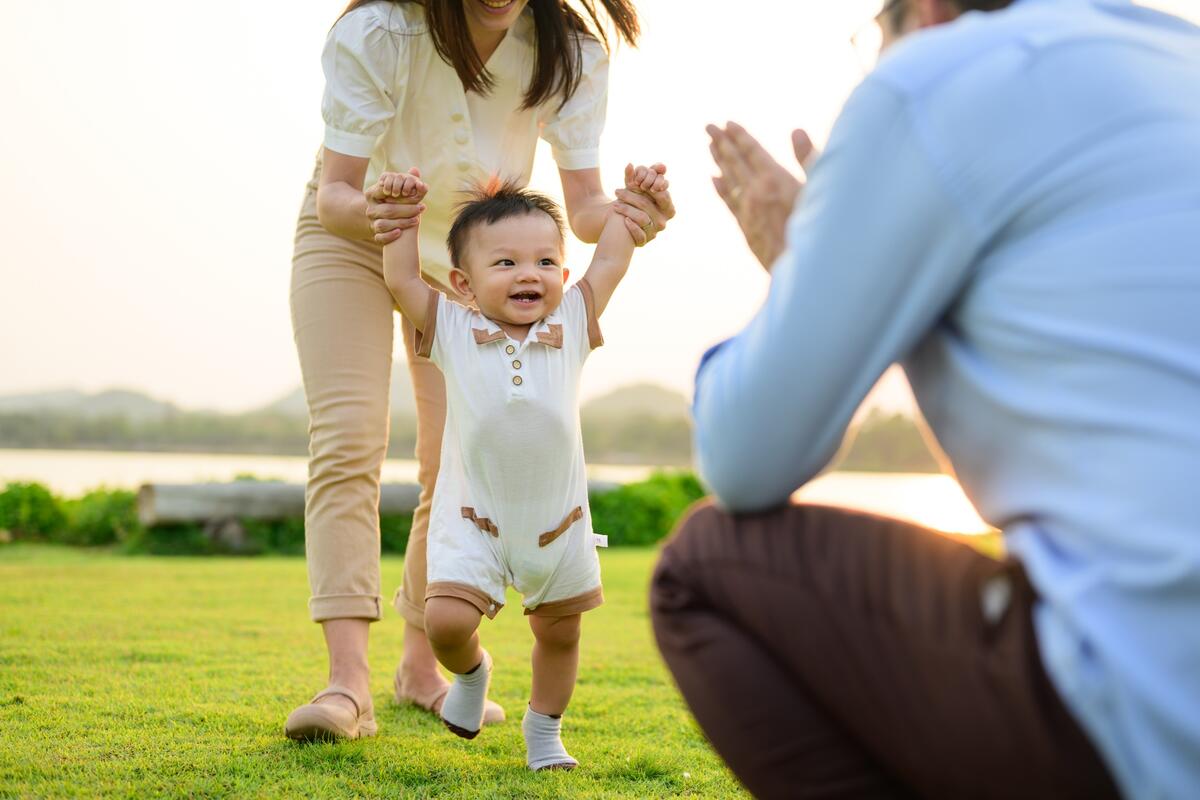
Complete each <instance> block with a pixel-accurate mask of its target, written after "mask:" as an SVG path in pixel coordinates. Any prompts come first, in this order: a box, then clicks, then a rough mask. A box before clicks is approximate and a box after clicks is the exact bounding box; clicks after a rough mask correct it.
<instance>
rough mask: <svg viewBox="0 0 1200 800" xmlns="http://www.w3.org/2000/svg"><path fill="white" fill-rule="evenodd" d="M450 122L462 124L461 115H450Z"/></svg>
mask: <svg viewBox="0 0 1200 800" xmlns="http://www.w3.org/2000/svg"><path fill="white" fill-rule="evenodd" d="M450 121H451V122H462V121H463V115H462V114H461V113H460V112H458V111H455V112H454V113H453V114H451V115H450Z"/></svg>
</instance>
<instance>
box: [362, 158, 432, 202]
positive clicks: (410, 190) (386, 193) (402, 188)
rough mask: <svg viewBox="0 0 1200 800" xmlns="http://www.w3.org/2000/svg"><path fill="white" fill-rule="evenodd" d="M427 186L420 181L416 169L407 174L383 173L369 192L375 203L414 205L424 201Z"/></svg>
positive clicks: (418, 172) (427, 189)
mask: <svg viewBox="0 0 1200 800" xmlns="http://www.w3.org/2000/svg"><path fill="white" fill-rule="evenodd" d="M428 191H429V186H427V185H426V184H425V182H424V181H423V180H421V173H420V171H419V170H417V168H416V167H414V168H413V169H411V170H409V171H408V172H384V173H382V174H381V175H380V176H379V180H377V181H375V185H374V186H372V187H371V188H370V190H369V194H370V195H371V199H372V200H374V201H375V202H377V203H407V204H410V205H415V204H417V203H419V202H421V201H422V200H423V199H425V194H426V193H427V192H428Z"/></svg>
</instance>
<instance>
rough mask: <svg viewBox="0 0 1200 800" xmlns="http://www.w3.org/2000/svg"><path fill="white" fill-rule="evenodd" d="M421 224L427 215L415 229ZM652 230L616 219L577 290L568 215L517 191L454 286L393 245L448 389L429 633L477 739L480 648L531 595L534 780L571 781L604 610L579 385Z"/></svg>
mask: <svg viewBox="0 0 1200 800" xmlns="http://www.w3.org/2000/svg"><path fill="white" fill-rule="evenodd" d="M625 178H626V184H627V187H628V188H629V189H630V190H634V191H640V192H643V193H645V194H649V195H651V196H653V195H654V194H655V193H658V192H662V191H665V190H666V189H667V182H666V179H665V178H664V177H663V176H662V175H661V174H660V173H659V172H658V171H656V170H655V169H652V168H646V167H638V168H637V169H633V168H632V167H629V168H627V169H626V175H625ZM426 191H427V187H426V185H425V184H424V183H423V182H422V181H421V180H420V177H419V174H418V173H417V171H416V170H413V171H411V172H410V173H385V174H384V175H382V176H381V177H380V179H379V183H378V184H377V185H376V187H375V192H376V195H377V196H378V197H379V198H380V199H384V197H385V196H390V197H391V198H399V199H400V202H410V203H419V202H420V200H421V199H422V198H423V197H424V196H425V193H426ZM417 220H418V221H417V224H418V225H419V217H418V218H417ZM636 228H637V226H636V224H635V223H633V222H632V221H631V220H629V219H628V218H626V217H623V216H620V215H618V214H617V213H616V212H612V213H611V214H610V216H609V217H608V219H607V221H606V224H605V226H604V230H603V232H602V233H601V235H600V241H599V243H598V244H597V245H596V250H595V255H594V256H593V258H592V263H591V265H590V266H589V267H588V270H587V274H586V275H585V276H584V277H583V278H582V279H580V280H579V281H578V282H576V283H575V284H574V285H573V286H572V287H571V288H570V289H566V290H564V285H565V284H566V281H567V275H568V271H567V269H566V268H565V267H564V266H563V259H564V238H563V219H562V215H561V213H560V212H559V209H558V207H557V206H556V205H555V204H554V203H553V201H551V200H549V199H548V198H546V197H544V196H542V195H540V194H537V193H536V192H531V191H527V190H524V189H520V188H517V187H515V186H512V185H503V186H500V187H499V188H493V189H489V190H484V191H480V192H478V193H476V194H475V195H474V196H473V197H472V199H470V200H469V201H467V202H466V203H464V204H463V205H462V206H461V207H460V210H459V213H458V216H457V217H456V219H455V221H454V223H453V225H452V226H451V228H450V235H449V237H448V242H447V243H448V246H449V251H450V261H451V264H452V265H453V270H452V271H451V273H450V282H451V287H452V288H453V289H454V291H455V292H457V293H458V294H459V295H460V296H461V297H462V298H463V299H464V300H465V301H466V302H469V303H471V304H472V305H474V306H475V307H477V308H478V310H475V309H474V308H468V307H467V306H465V305H460V304H458V303H456V302H454V301H452V300H450V299H448V298H447V297H445V296H444V295H442V294H441V293H440V292H437V291H434V290H433V289H431V288H430V287H429V286H428V285H427V284H426V283H425V282H424V281H423V280H422V279H421V275H420V255H419V250H418V244H417V238H418V237H417V236H416V235H415V234H416V227H415V226H414V227H411V228H408V229H406V230H405V231H404V233H403V234H402V235H401V236H400V238H399V239H398V240H396V241H395V242H392V243H391V244H389V245H387V246H385V247H384V250H383V268H384V278H385V280H386V282H387V286H388V288H389V290H390V291H391V293H392V295H393V296H394V297H395V299H396V301H397V304H398V305H399V307H400V311H401V313H403V314H404V316H405V317H407V318H408V319H409V320H410V321H411V322H412V323H413V325H414V327H415V328H416V329H417V331H418V332H419V333H418V339H417V355H418V356H420V357H425V358H429V359H431V360H432V361H433V362H434V363H435V364H437V365H438V367H440V368H441V370H442V372H443V374H444V375H445V379H446V401H447V403H446V405H447V414H446V428H445V434H444V436H443V440H442V455H441V468H440V471H439V473H438V479H437V485H436V487H435V489H434V497H433V509H432V512H431V517H430V523H429V540H428V569H429V572H428V575H429V578H428V580H429V583H428V589H427V590H426V593H425V599H426V606H425V632H426V634H427V635H428V637H429V642H430V644H431V645H432V647H433V650H434V653H435V654H436V655H437V658H438V660H439V661H440V662H441V663H442V665H443V666H445V667H446V668H447V669H448V670H450V671H451V672H452V673H454V682H453V684H452V686H451V688H450V691H449V693H448V694H447V695H446V699H445V701H444V703H443V705H442V711H441V714H442V719H443V720H444V721H445V724H446V727H448V728H449V729H450V730H451V731H453V732H454V733H455V734H457V735H459V736H462V737H464V738H467V739H472V738H474V737H475V736H476V735H478V733H479V730H480V727H481V725H482V721H483V712H484V703H485V700H486V697H487V690H488V683H489V680H490V677H491V671H492V659H491V657H490V656H489V655H488V653H487V651H486V650H484V649H483V648H482V647H481V646H480V644H479V635H478V632H477V629H478V627H479V623H480V621H481V619H482V617H483V616H485V615H486V616H487V617H488V618H489V619H490V618H492V617H494V616H495V615H496V614H497V613H498V612H499V611H500V609H501V607H502V606H503V605H504V599H505V590H506V588H507V587H508V586H514V587H516V589H517V591H518V592H520V593H521V595H522V597H523V601H522V605H523V606H524V609H525V613H526V614H527V615H529V627H530V628H531V629H532V631H533V635H534V639H535V642H534V646H533V686H532V689H531V691H530V700H529V707H528V709H527V710H526V712H525V718H524V720H523V722H522V724H521V728H522V731H523V732H524V734H525V746H526V762H527V764H528V766H529V768H530V769H532V770H535V771H536V770H542V769H571V768H573V767H575V766H577V765H578V762H577V761H576V760H575V759H574V758H572V757H571V755H570V754H568V753H567V751H566V749H565V748H564V747H563V744H562V739H561V735H560V730H561V722H562V719H561V717H562V714H563V712H564V711H565V710H566V708H567V703H568V702H569V701H570V699H571V693H572V692H573V691H574V688H575V674H576V671H577V668H578V664H579V632H580V619H581V614H582V613H583V612H584V611H588V610H590V609H593V608H596V607H597V606H599V605H600V604H601V603H602V602H604V596H603V593H602V591H601V587H600V563H599V560H598V559H597V557H596V550H595V548H596V545H597V541H596V536H595V535H594V534H593V532H592V523H591V514H590V513H589V510H588V494H587V474H586V472H585V469H584V462H583V439H582V436H581V434H580V428H579V376H580V372H581V369H582V367H583V362H584V361H586V360H587V357H588V354H589V353H590V352H591V351H592V350H593V349H594V348H596V347H599V346H600V345H601V344H602V343H603V341H604V340H603V338H602V337H601V335H600V326H599V324H598V319H599V317H600V315H601V314H602V313H604V309H605V307H606V306H607V305H608V301H609V298H610V297H612V293H613V290H615V289H616V287H617V284H618V283H619V282H620V281H621V278H622V277H624V275H625V271H626V269H627V268H628V267H629V261H630V259H631V258H632V256H633V249H634V235H635V231H636Z"/></svg>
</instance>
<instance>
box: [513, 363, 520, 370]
mask: <svg viewBox="0 0 1200 800" xmlns="http://www.w3.org/2000/svg"><path fill="white" fill-rule="evenodd" d="M520 368H521V362H520V361H514V362H513V369H520Z"/></svg>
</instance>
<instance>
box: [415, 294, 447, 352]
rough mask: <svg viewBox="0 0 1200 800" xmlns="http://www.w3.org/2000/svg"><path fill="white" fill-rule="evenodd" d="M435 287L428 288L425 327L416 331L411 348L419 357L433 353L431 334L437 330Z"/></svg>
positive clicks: (436, 295) (436, 296)
mask: <svg viewBox="0 0 1200 800" xmlns="http://www.w3.org/2000/svg"><path fill="white" fill-rule="evenodd" d="M440 294H441V292H439V291H437V290H436V289H430V290H429V302H428V303H426V305H425V327H424V328H423V329H422V330H419V331H417V335H416V339H415V341H414V342H413V348H414V350H416V353H417V355H418V356H420V357H421V358H429V357H430V356H431V355H433V336H434V332H435V331H436V330H437V312H438V295H440Z"/></svg>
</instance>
